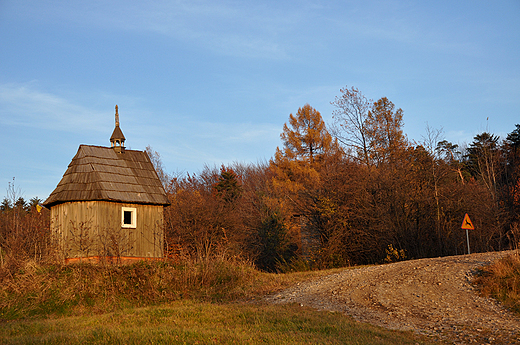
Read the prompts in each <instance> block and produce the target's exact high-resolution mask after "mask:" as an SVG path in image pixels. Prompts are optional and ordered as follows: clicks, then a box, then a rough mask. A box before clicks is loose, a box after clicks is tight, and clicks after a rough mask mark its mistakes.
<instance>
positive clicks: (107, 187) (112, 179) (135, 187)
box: [43, 145, 169, 207]
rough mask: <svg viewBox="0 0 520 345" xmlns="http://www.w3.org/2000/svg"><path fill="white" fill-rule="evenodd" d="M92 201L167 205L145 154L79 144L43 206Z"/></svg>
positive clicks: (165, 197) (158, 181) (155, 174)
mask: <svg viewBox="0 0 520 345" xmlns="http://www.w3.org/2000/svg"><path fill="white" fill-rule="evenodd" d="M94 200H104V201H115V202H125V203H135V204H154V205H168V204H169V201H168V198H167V196H166V192H165V191H164V188H163V186H162V183H161V181H160V180H159V177H158V176H157V173H156V172H155V169H154V167H153V165H152V163H151V161H150V159H149V158H148V155H147V154H146V152H143V151H135V150H125V152H124V153H116V152H115V151H114V150H113V149H112V148H110V147H101V146H91V145H80V147H79V149H78V152H77V153H76V155H75V156H74V158H72V161H71V162H70V164H69V167H68V169H67V171H65V174H63V178H62V179H61V181H60V182H59V183H58V186H57V187H56V189H55V190H54V191H53V192H52V193H51V195H50V196H49V197H48V198H47V200H45V202H44V203H43V205H45V206H47V207H50V206H53V205H56V204H60V203H64V202H71V201H94Z"/></svg>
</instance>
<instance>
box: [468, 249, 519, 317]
mask: <svg viewBox="0 0 520 345" xmlns="http://www.w3.org/2000/svg"><path fill="white" fill-rule="evenodd" d="M475 283H476V284H477V285H478V286H479V288H480V291H481V293H482V294H483V295H484V296H492V297H494V298H496V299H497V300H499V301H500V302H502V303H503V304H504V305H505V306H506V307H508V308H509V309H511V310H512V311H513V312H515V313H517V314H518V315H520V252H518V251H517V252H516V253H515V254H512V255H509V256H506V257H505V258H503V259H501V260H499V261H496V262H495V263H493V264H491V265H489V266H487V267H485V268H483V269H482V270H481V272H480V274H479V276H478V277H477V279H476V280H475Z"/></svg>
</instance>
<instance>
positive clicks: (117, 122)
mask: <svg viewBox="0 0 520 345" xmlns="http://www.w3.org/2000/svg"><path fill="white" fill-rule="evenodd" d="M116 127H119V114H118V113H117V104H116Z"/></svg>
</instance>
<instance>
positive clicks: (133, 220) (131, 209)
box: [121, 206, 137, 228]
mask: <svg viewBox="0 0 520 345" xmlns="http://www.w3.org/2000/svg"><path fill="white" fill-rule="evenodd" d="M125 212H130V220H131V223H130V224H126V223H125ZM121 227H122V228H137V208H135V207H125V206H123V207H121Z"/></svg>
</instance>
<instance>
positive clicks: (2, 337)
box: [0, 300, 430, 345]
mask: <svg viewBox="0 0 520 345" xmlns="http://www.w3.org/2000/svg"><path fill="white" fill-rule="evenodd" d="M0 343H5V344H399V345H406V344H430V343H428V342H427V341H426V340H425V339H424V338H421V337H418V336H417V335H414V334H412V333H409V332H397V331H390V330H385V329H382V328H378V327H375V326H371V325H368V324H363V323H358V322H355V321H353V320H352V319H351V318H349V317H346V316H344V315H341V314H339V313H330V312H319V311H315V310H312V309H309V308H306V307H300V306H299V305H286V306H271V305H259V304H250V303H226V304H216V303H210V302H196V301H193V300H187V301H177V302H173V303H169V304H164V305H160V306H153V307H144V308H130V309H124V310H120V311H117V312H113V313H106V314H101V315H94V316H86V315H83V316H75V317H59V318H50V319H31V320H14V321H8V322H3V323H0Z"/></svg>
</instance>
